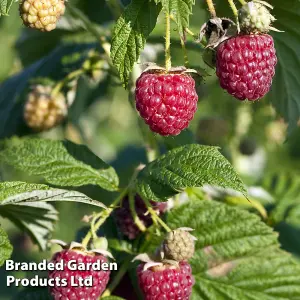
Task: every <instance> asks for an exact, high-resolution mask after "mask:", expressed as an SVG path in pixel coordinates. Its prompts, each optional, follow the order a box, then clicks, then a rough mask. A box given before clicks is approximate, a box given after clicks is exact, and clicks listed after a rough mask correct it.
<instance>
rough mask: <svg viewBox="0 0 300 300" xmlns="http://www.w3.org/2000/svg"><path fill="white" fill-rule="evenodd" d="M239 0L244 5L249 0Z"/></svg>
mask: <svg viewBox="0 0 300 300" xmlns="http://www.w3.org/2000/svg"><path fill="white" fill-rule="evenodd" d="M239 1H240V3H241V4H242V5H245V4H247V2H246V1H245V0H239Z"/></svg>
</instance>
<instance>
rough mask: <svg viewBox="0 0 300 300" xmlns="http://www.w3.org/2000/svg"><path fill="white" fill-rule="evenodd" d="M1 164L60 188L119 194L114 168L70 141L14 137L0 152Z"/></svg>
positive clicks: (84, 147) (86, 149)
mask: <svg viewBox="0 0 300 300" xmlns="http://www.w3.org/2000/svg"><path fill="white" fill-rule="evenodd" d="M0 161H2V162H5V163H7V164H9V165H13V166H14V167H15V168H17V169H20V170H22V171H25V172H27V173H28V174H30V175H37V176H42V177H43V178H44V179H45V180H46V181H47V182H48V183H50V184H54V185H57V186H83V185H88V184H93V185H98V186H100V187H102V188H103V189H106V190H108V191H115V190H117V188H118V184H119V179H118V176H117V174H116V172H115V170H114V169H113V168H112V167H110V166H109V165H107V164H106V163H105V162H104V161H102V160H101V159H100V158H98V157H97V156H96V155H95V154H94V153H92V152H91V151H90V150H89V149H88V148H87V147H86V146H83V145H77V144H74V143H72V142H69V141H64V142H62V141H53V140H46V139H37V138H23V139H17V138H13V139H11V140H9V141H7V142H6V143H5V146H4V150H3V151H0Z"/></svg>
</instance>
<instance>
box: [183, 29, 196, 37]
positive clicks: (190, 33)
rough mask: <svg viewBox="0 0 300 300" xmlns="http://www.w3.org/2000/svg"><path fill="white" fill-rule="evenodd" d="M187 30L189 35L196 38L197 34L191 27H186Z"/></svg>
mask: <svg viewBox="0 0 300 300" xmlns="http://www.w3.org/2000/svg"><path fill="white" fill-rule="evenodd" d="M185 32H186V33H188V34H189V35H191V36H192V37H194V38H195V36H196V35H195V33H194V32H193V31H192V30H190V29H189V28H185Z"/></svg>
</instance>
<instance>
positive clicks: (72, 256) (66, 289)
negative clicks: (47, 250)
mask: <svg viewBox="0 0 300 300" xmlns="http://www.w3.org/2000/svg"><path fill="white" fill-rule="evenodd" d="M61 260H63V261H64V270H61V271H60V270H54V271H49V278H50V279H52V278H53V279H54V280H55V278H60V280H61V279H66V281H67V286H59V285H58V284H56V286H54V287H50V293H51V295H52V296H53V298H54V299H55V300H71V299H74V300H77V299H89V300H96V299H98V298H99V297H100V295H101V294H102V293H103V291H104V290H105V288H106V285H107V283H108V280H109V275H110V271H96V270H93V269H91V270H83V271H81V270H75V271H72V270H70V269H69V268H68V267H67V263H68V262H69V261H70V260H75V261H76V262H78V263H79V262H80V263H85V264H87V263H95V262H97V261H100V265H101V264H102V263H106V262H107V258H106V257H105V256H102V255H96V254H95V255H89V254H87V253H85V252H82V251H74V250H62V251H60V252H57V253H56V254H54V256H53V258H52V260H51V262H53V263H58V262H60V261H61ZM72 266H73V264H72ZM90 276H92V278H93V286H91V287H89V286H83V287H82V286H78V287H75V286H71V277H73V278H74V282H75V283H77V284H78V283H79V280H78V278H79V277H81V278H83V279H85V278H88V277H90Z"/></svg>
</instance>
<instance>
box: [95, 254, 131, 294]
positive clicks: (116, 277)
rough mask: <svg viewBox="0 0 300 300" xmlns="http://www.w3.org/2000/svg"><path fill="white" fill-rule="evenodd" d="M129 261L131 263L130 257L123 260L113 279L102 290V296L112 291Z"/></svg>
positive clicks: (123, 273)
mask: <svg viewBox="0 0 300 300" xmlns="http://www.w3.org/2000/svg"><path fill="white" fill-rule="evenodd" d="M130 263H131V259H127V260H125V261H124V263H123V264H122V265H121V267H120V268H119V270H118V273H117V275H116V276H115V277H114V279H113V281H112V282H111V283H110V284H109V286H108V287H107V289H106V290H105V291H104V293H103V295H102V297H103V298H104V297H108V296H110V295H111V293H112V291H113V290H114V289H115V288H116V287H117V285H118V284H119V282H120V281H121V279H122V278H123V276H124V275H125V274H126V272H127V269H128V266H129V264H130ZM102 297H101V299H102Z"/></svg>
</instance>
